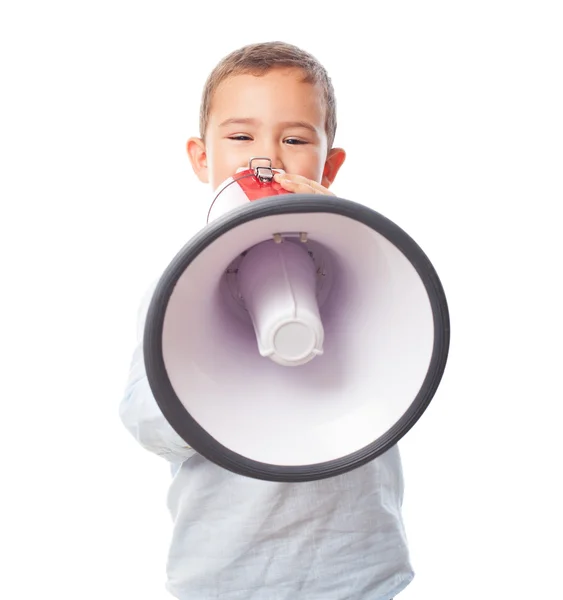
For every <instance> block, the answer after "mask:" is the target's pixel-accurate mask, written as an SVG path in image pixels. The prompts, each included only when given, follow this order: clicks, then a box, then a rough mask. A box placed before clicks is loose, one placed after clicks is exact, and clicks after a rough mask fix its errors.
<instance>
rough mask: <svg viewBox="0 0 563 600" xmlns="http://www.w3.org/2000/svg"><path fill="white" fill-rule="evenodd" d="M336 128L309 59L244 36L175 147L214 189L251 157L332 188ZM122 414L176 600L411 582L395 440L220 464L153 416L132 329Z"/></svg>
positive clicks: (332, 597)
mask: <svg viewBox="0 0 563 600" xmlns="http://www.w3.org/2000/svg"><path fill="white" fill-rule="evenodd" d="M335 131H336V107H335V99H334V91H333V88H332V84H331V81H330V79H329V78H328V76H327V73H326V71H325V70H324V68H323V67H322V66H321V65H320V64H319V63H318V62H317V61H316V59H315V58H314V57H312V56H311V55H309V54H308V53H306V52H304V51H302V50H300V49H299V48H296V47H295V46H292V45H289V44H284V43H280V42H274V43H264V44H254V45H251V46H245V47H244V48H241V49H240V50H237V51H235V52H233V53H231V54H230V55H229V56H227V57H225V58H224V59H223V60H222V61H221V62H220V63H219V64H218V65H217V67H216V68H215V69H214V71H213V72H212V73H211V75H210V76H209V78H208V80H207V83H206V86H205V89H204V93H203V99H202V106H201V114H200V136H201V137H195V138H191V139H190V140H189V141H188V143H187V151H188V155H189V158H190V162H191V164H192V167H193V170H194V172H195V174H196V175H197V177H198V178H199V179H200V181H202V182H204V183H208V184H210V186H211V189H212V190H215V189H216V188H217V187H218V186H219V185H220V184H221V183H222V182H223V181H224V180H225V179H227V178H228V177H230V176H232V175H234V174H235V172H236V170H237V169H238V168H239V167H247V166H248V161H249V159H250V158H251V157H254V156H260V157H268V158H270V159H271V160H272V167H274V168H279V169H283V171H285V175H283V176H280V175H276V180H277V181H278V183H280V185H281V186H282V187H283V188H284V189H286V190H287V191H288V192H295V193H307V194H310V193H312V192H314V193H318V194H331V192H330V191H329V189H328V188H329V186H330V185H331V184H332V182H333V181H334V178H335V177H336V175H337V173H338V170H339V169H340V167H341V166H342V164H343V162H344V159H345V153H344V151H343V150H342V149H339V148H333V147H332V144H333V141H334V135H335ZM149 301H150V299H147V301H146V303H145V307H144V309H143V311H142V314H141V320H140V331H141V332H142V328H143V322H144V315H143V313H144V312H145V311H146V309H147V306H148V303H149ZM120 414H121V418H122V420H123V422H124V424H125V426H126V427H127V428H128V429H129V431H131V433H132V434H133V435H134V436H135V437H136V439H137V440H138V442H139V443H140V444H141V445H142V446H143V447H145V448H146V449H148V450H150V451H152V452H155V453H156V454H158V455H160V456H162V457H163V458H165V459H166V460H168V461H169V462H170V463H171V465H172V473H173V481H172V484H171V487H170V491H169V496H168V508H169V510H170V512H171V514H172V518H173V521H174V530H173V535H172V541H171V547H170V553H169V557H168V565H167V573H168V582H167V589H168V590H169V591H170V592H171V593H172V595H173V596H174V597H176V598H178V599H179V600H212V599H220V600H235V599H236V600H391V599H392V598H393V597H394V596H395V595H396V594H398V593H399V592H400V591H401V590H402V589H404V588H405V587H406V586H407V585H408V584H409V583H410V581H411V580H412V578H413V572H412V569H411V566H410V562H409V555H408V548H407V542H406V537H405V532H404V528H403V523H402V516H401V504H402V495H403V479H402V469H401V462H400V457H399V453H398V449H397V448H396V447H394V448H392V449H391V450H389V451H388V452H386V453H385V454H384V455H383V456H381V457H379V458H378V459H376V460H374V461H372V462H371V463H369V464H367V465H365V466H364V467H361V468H359V469H356V470H355V471H352V472H350V473H347V474H344V475H342V476H338V477H333V478H330V479H326V480H321V481H314V482H307V483H295V484H293V483H274V482H264V481H258V480H253V479H250V478H245V477H241V476H239V475H235V474H233V473H230V472H227V471H226V470H224V469H221V468H220V467H217V466H216V465H214V464H212V463H210V462H209V461H207V460H206V459H204V458H203V457H202V456H200V455H199V454H197V453H196V452H195V451H193V450H192V449H190V448H189V447H187V445H186V443H185V442H184V440H182V439H181V438H180V437H179V436H178V435H177V434H176V433H175V432H174V430H173V429H172V428H171V427H170V425H169V424H168V423H167V422H166V420H165V419H164V417H163V416H162V414H161V413H160V411H159V409H158V406H157V404H156V402H155V400H154V398H153V397H152V395H151V391H150V388H149V385H148V382H147V378H146V374H145V371H144V365H143V357H142V340H141V341H140V343H139V346H138V348H137V350H136V353H135V356H134V359H133V364H132V368H131V373H130V379H129V383H128V387H127V391H126V394H125V397H124V399H123V401H122V403H121V409H120Z"/></svg>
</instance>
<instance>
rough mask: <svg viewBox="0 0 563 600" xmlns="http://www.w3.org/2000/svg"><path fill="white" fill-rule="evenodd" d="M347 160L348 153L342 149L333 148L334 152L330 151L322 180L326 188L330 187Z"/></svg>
mask: <svg viewBox="0 0 563 600" xmlns="http://www.w3.org/2000/svg"><path fill="white" fill-rule="evenodd" d="M345 160H346V152H344V150H343V149H342V148H332V150H330V152H329V153H328V156H327V158H326V162H325V166H324V169H323V178H322V180H321V184H322V185H324V186H325V188H329V187H330V185H331V184H332V182H333V181H334V179H335V178H336V175H337V173H338V171H339V170H340V167H341V166H342V165H343V164H344V161H345Z"/></svg>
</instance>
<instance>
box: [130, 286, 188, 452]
mask: <svg viewBox="0 0 563 600" xmlns="http://www.w3.org/2000/svg"><path fill="white" fill-rule="evenodd" d="M155 287H156V286H155ZM154 289H155V288H154V287H153V289H151V290H150V292H149V293H148V294H147V295H146V297H145V298H144V300H143V303H142V304H141V307H140V309H139V318H138V324H137V347H136V349H135V352H134V354H133V359H132V361H131V366H130V369H129V378H128V380H127V385H126V388H125V394H124V396H123V399H122V400H121V403H120V405H119V416H120V418H121V420H122V422H123V424H124V425H125V427H126V428H127V429H128V431H129V432H130V433H131V434H132V435H133V437H134V438H135V439H136V440H137V442H138V443H139V444H140V445H141V446H142V447H143V448H145V449H146V450H149V451H150V452H154V453H155V454H157V455H158V456H161V457H163V458H165V459H166V460H168V461H170V462H172V463H177V462H182V461H184V460H187V459H188V458H190V457H191V456H193V455H194V454H195V451H194V450H192V449H191V448H190V447H189V446H188V445H187V444H186V442H185V441H184V440H183V439H182V438H181V437H180V436H179V435H178V434H177V433H176V432H175V431H174V429H173V428H172V426H171V425H170V424H169V423H168V421H167V420H166V419H165V418H164V416H163V415H162V413H161V411H160V409H159V407H158V404H157V403H156V400H155V399H154V396H153V395H152V391H151V388H150V386H149V382H148V379H147V374H146V371H145V361H144V357H143V332H144V327H145V319H146V316H147V312H148V309H149V305H150V301H151V298H152V295H153V293H154Z"/></svg>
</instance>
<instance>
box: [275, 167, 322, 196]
mask: <svg viewBox="0 0 563 600" xmlns="http://www.w3.org/2000/svg"><path fill="white" fill-rule="evenodd" d="M274 180H275V181H277V182H278V183H279V184H280V185H281V187H282V188H283V189H284V190H287V191H288V192H293V193H294V194H325V195H326V196H334V194H333V193H332V192H331V191H330V190H328V189H327V188H325V187H324V186H322V185H321V184H320V183H317V182H316V181H313V180H312V179H307V178H306V177H302V176H301V175H288V174H287V173H283V174H282V173H275V174H274Z"/></svg>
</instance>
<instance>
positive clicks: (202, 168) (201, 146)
mask: <svg viewBox="0 0 563 600" xmlns="http://www.w3.org/2000/svg"><path fill="white" fill-rule="evenodd" d="M186 149H187V151H188V156H189V157H190V162H191V163H192V169H193V170H194V173H195V174H196V175H197V178H198V179H199V180H200V181H201V182H202V183H209V174H208V171H207V151H206V149H205V142H204V141H203V140H202V139H201V138H197V137H192V138H190V139H189V140H188V143H187V144H186Z"/></svg>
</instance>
